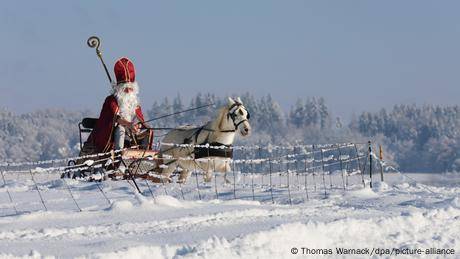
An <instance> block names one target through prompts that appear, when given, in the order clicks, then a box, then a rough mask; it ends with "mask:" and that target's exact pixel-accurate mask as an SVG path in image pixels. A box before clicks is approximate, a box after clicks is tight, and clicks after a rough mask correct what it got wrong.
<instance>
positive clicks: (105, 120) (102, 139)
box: [87, 95, 150, 153]
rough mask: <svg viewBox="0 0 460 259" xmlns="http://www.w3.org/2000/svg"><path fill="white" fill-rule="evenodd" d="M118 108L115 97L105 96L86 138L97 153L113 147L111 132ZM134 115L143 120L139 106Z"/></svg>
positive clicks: (112, 132) (112, 131)
mask: <svg viewBox="0 0 460 259" xmlns="http://www.w3.org/2000/svg"><path fill="white" fill-rule="evenodd" d="M119 109H120V108H119V107H118V103H117V99H116V98H115V97H114V96H113V95H109V96H107V98H105V101H104V105H103V106H102V110H101V114H100V115H99V119H98V120H97V123H96V126H95V128H94V129H93V131H92V132H91V134H90V135H89V137H88V140H87V142H89V143H92V144H93V145H94V146H95V148H96V152H97V153H103V152H108V151H110V150H112V149H113V147H114V142H113V134H114V130H115V123H116V120H117V113H118V111H119ZM136 117H137V118H138V119H139V121H140V122H144V114H142V110H141V107H140V106H137V108H136ZM149 146H150V145H149Z"/></svg>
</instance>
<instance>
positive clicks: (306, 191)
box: [304, 154, 308, 201]
mask: <svg viewBox="0 0 460 259" xmlns="http://www.w3.org/2000/svg"><path fill="white" fill-rule="evenodd" d="M307 176H308V171H307V154H305V176H304V177H305V179H304V180H305V196H306V197H307V201H308V187H307V186H308V184H307Z"/></svg>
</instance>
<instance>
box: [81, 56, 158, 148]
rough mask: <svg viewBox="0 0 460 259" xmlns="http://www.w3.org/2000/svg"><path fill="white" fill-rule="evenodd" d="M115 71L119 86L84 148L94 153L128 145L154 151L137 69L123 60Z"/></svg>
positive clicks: (126, 60)
mask: <svg viewBox="0 0 460 259" xmlns="http://www.w3.org/2000/svg"><path fill="white" fill-rule="evenodd" d="M114 71H115V76H116V79H117V83H116V85H114V86H113V90H112V94H111V95H109V96H107V98H105V101H104V105H103V106H102V110H101V113H100V115H99V119H98V120H97V123H96V126H95V128H94V129H93V131H92V132H91V134H90V135H89V137H88V140H87V141H86V143H85V146H86V145H89V146H91V147H92V148H91V149H92V150H93V152H95V153H102V152H108V151H110V150H112V149H115V150H119V149H123V148H124V147H125V143H129V144H130V145H139V146H140V148H143V149H151V147H152V140H153V130H151V129H149V128H148V126H147V125H146V124H145V123H144V115H143V113H142V109H141V106H140V104H139V98H138V96H137V95H138V93H139V86H138V84H137V82H136V80H135V79H136V72H135V70H134V65H133V63H132V62H131V60H129V59H128V58H120V59H119V60H117V62H116V63H115V67H114Z"/></svg>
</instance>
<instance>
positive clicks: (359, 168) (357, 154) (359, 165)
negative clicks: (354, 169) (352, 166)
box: [354, 144, 366, 188]
mask: <svg viewBox="0 0 460 259" xmlns="http://www.w3.org/2000/svg"><path fill="white" fill-rule="evenodd" d="M354 146H355V151H356V158H357V159H358V170H359V171H360V172H361V181H362V183H363V186H364V188H366V182H365V181H364V169H362V168H361V161H360V159H359V152H358V147H357V146H356V144H354Z"/></svg>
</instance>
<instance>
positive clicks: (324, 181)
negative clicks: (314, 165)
mask: <svg viewBox="0 0 460 259" xmlns="http://www.w3.org/2000/svg"><path fill="white" fill-rule="evenodd" d="M320 150H321V170H322V171H323V186H324V198H327V191H326V179H325V176H324V175H325V174H326V171H324V160H323V159H324V155H323V148H320Z"/></svg>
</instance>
